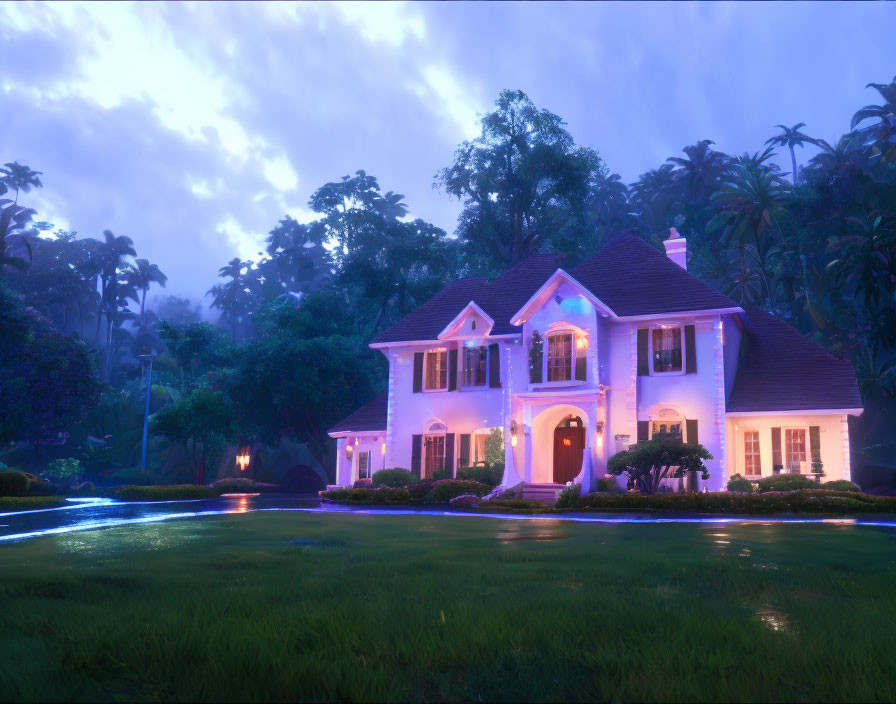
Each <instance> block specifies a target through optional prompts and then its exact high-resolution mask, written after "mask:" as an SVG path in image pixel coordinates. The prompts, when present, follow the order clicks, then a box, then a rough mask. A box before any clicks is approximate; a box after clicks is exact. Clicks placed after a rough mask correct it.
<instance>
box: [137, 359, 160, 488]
mask: <svg viewBox="0 0 896 704" xmlns="http://www.w3.org/2000/svg"><path fill="white" fill-rule="evenodd" d="M155 358H156V353H155V352H152V353H151V354H141V355H138V356H137V359H139V360H140V362H141V363H142V364H143V366H144V369H145V368H146V364H147V362H148V363H149V374H147V375H146V408H145V410H144V412H143V455H142V458H141V460H140V469H141V470H143V471H144V472H145V471H146V439H147V436H148V435H149V397H150V396H152V360H154V359H155Z"/></svg>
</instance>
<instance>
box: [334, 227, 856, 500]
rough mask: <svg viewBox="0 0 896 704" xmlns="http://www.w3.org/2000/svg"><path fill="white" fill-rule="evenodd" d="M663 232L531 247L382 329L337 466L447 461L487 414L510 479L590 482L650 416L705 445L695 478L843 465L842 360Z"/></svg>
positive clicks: (471, 455) (342, 436)
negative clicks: (740, 296)
mask: <svg viewBox="0 0 896 704" xmlns="http://www.w3.org/2000/svg"><path fill="white" fill-rule="evenodd" d="M664 244H665V249H666V254H665V255H664V254H663V253H662V252H660V251H658V250H657V249H655V248H654V247H652V246H650V245H649V244H648V243H646V242H644V241H642V240H640V239H638V238H636V237H633V236H631V235H620V236H618V237H616V238H614V239H613V240H612V241H610V242H609V243H608V244H607V245H606V246H605V247H603V249H601V251H600V252H598V253H597V254H596V255H594V256H593V257H591V258H590V259H588V260H587V261H585V262H583V263H582V264H579V265H578V266H576V267H574V268H571V269H570V270H569V271H567V270H565V269H564V268H563V264H564V257H563V256H562V255H558V254H535V255H532V256H530V257H529V258H527V259H525V260H524V261H522V262H520V263H519V264H518V265H516V266H515V267H513V268H511V269H510V270H508V271H507V272H506V273H504V274H503V275H502V276H501V277H499V278H497V279H496V280H494V281H491V282H489V281H486V280H485V279H465V280H461V281H456V282H454V283H452V284H450V285H448V286H446V287H445V288H444V289H443V290H442V291H441V292H439V293H438V294H436V295H435V296H433V297H432V298H431V299H430V300H428V301H427V302H426V303H424V304H423V305H421V306H420V307H419V308H417V309H416V310H414V311H413V312H411V313H410V314H409V315H407V316H406V317H405V318H403V319H402V320H401V321H399V322H398V323H396V324H395V325H393V326H392V327H391V328H389V329H387V330H385V331H384V332H383V333H381V334H380V335H379V336H378V337H377V338H376V339H375V340H374V341H373V342H372V343H371V347H373V348H376V349H379V350H380V351H382V353H383V354H384V355H386V357H387V359H388V360H389V382H388V390H387V392H386V393H385V394H383V395H382V396H381V397H379V398H376V399H374V400H373V401H371V402H370V403H368V404H367V405H366V406H364V407H363V408H361V409H360V410H358V411H356V412H355V413H353V414H352V415H351V416H349V417H348V418H346V419H345V420H343V421H342V422H341V423H339V424H338V425H337V426H335V427H334V428H333V429H332V430H331V431H330V435H331V436H332V437H334V438H338V443H337V446H338V453H337V457H338V459H337V479H336V481H337V484H339V485H343V486H344V485H350V484H352V483H353V482H354V481H356V480H358V479H364V478H367V477H370V476H371V475H372V474H373V473H374V472H375V471H377V470H378V469H382V468H387V467H405V468H408V469H410V470H411V471H413V472H414V473H415V474H417V475H418V476H420V477H421V478H426V477H432V476H433V474H434V473H435V472H437V471H439V470H445V469H447V470H448V471H449V473H451V474H453V473H454V472H456V469H457V467H461V466H467V465H469V464H471V463H473V462H475V461H477V460H480V459H484V455H483V453H484V447H485V443H486V438H487V437H488V436H489V434H490V433H492V431H493V429H495V428H498V429H500V432H501V433H502V434H503V438H504V448H505V449H504V452H505V471H504V479H503V485H505V486H514V485H517V484H519V483H520V482H525V483H527V484H564V483H566V482H568V481H575V482H577V483H582V484H583V488H585V489H586V490H587V489H590V488H591V487H592V486H593V483H594V478H595V477H598V476H603V475H604V474H605V471H606V466H607V460H608V459H609V457H611V456H612V455H613V454H614V453H616V452H618V451H620V450H622V449H625V448H627V447H629V446H630V445H632V444H633V443H635V442H639V441H642V440H646V439H649V438H651V437H653V436H654V435H658V434H664V435H665V436H666V437H669V438H671V439H679V440H681V441H682V442H687V443H693V442H699V443H701V444H702V445H704V446H705V447H706V448H707V449H708V450H709V451H710V452H711V453H712V455H713V459H712V460H711V461H710V462H709V463H708V466H709V471H710V478H709V480H707V481H703V480H698V479H697V478H694V477H691V478H688V480H687V481H689V482H690V486H691V488H694V489H703V488H707V489H709V490H710V491H718V490H722V489H724V488H725V485H726V481H727V478H728V477H729V476H731V475H733V474H735V473H739V474H741V475H744V476H746V477H749V478H758V477H762V476H768V475H771V474H773V473H780V472H800V473H804V474H810V473H812V471H813V469H817V468H818V467H819V464H820V466H821V467H822V468H823V470H824V473H825V478H826V479H841V478H842V479H849V478H850V459H849V430H848V425H847V417H848V416H849V415H858V414H860V413H861V412H862V407H861V406H862V404H861V399H860V396H859V392H858V385H857V383H856V377H855V373H854V371H853V368H852V365H851V364H850V363H849V361H846V360H838V359H836V358H834V357H832V356H831V355H829V354H828V353H827V352H826V351H825V350H823V349H822V348H821V347H819V346H817V345H815V344H814V343H812V342H811V341H809V340H808V339H807V338H805V337H804V336H803V335H802V334H800V333H799V332H798V331H796V330H794V329H793V328H792V327H790V326H789V325H788V324H787V323H785V322H784V321H781V320H779V319H777V318H775V317H774V316H771V315H769V314H768V313H766V312H764V311H761V310H758V309H755V308H748V307H744V306H740V305H738V304H737V303H735V302H734V301H732V300H730V299H729V298H727V297H726V296H724V295H722V294H721V293H719V292H718V291H716V290H715V289H713V288H712V287H710V286H708V285H707V284H705V283H703V282H702V281H700V280H699V279H697V278H696V277H695V276H693V275H691V274H689V273H688V272H687V249H686V242H685V239H684V238H682V237H680V236H679V235H678V233H677V232H676V231H675V230H674V229H672V230H669V233H668V237H667V238H666V239H665V241H664ZM676 481H677V480H676Z"/></svg>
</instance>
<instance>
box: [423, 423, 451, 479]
mask: <svg viewBox="0 0 896 704" xmlns="http://www.w3.org/2000/svg"><path fill="white" fill-rule="evenodd" d="M435 440H441V441H442V465H441V466H442V468H443V469H444V468H445V456H446V455H447V453H448V449H447V448H448V438H447V433H424V435H423V440H422V442H421V446H422V447H421V452H420V454H421V455H422V457H421V458H420V460H421V461H420V479H421V481H422V480H424V479H428V480H431V479H432V473H430V474H429V476H427V475H426V471H427V468H428V466H429V460H430V451H429V447H428V445H429V443H430V442H432V441H435ZM451 474H452V476H453V475H454V471H453V468H452V472H451Z"/></svg>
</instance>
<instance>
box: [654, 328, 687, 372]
mask: <svg viewBox="0 0 896 704" xmlns="http://www.w3.org/2000/svg"><path fill="white" fill-rule="evenodd" d="M676 328H677V329H678V336H679V337H678V339H679V341H680V342H681V369H670V370H667V371H657V370H656V359H655V358H654V352H653V333H654V331H655V330H672V329H676ZM647 329H648V334H647V356H648V360H649V363H648V373H649V376H679V375H684V374H685V373H686V371H685V369H686V368H687V351H686V350H685V346H686V342H685V335H684V323H680V322H674V323H654V324H653V325H649V326H648V328H647Z"/></svg>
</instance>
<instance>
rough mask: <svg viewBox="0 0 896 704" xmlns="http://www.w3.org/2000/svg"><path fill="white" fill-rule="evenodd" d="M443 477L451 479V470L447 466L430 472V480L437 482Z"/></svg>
mask: <svg viewBox="0 0 896 704" xmlns="http://www.w3.org/2000/svg"><path fill="white" fill-rule="evenodd" d="M443 479H451V470H450V469H448V468H447V467H446V468H444V469H437V470H436V471H434V472H433V473H432V480H433V481H434V482H438V481H441V480H443Z"/></svg>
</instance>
